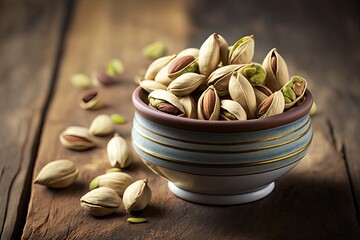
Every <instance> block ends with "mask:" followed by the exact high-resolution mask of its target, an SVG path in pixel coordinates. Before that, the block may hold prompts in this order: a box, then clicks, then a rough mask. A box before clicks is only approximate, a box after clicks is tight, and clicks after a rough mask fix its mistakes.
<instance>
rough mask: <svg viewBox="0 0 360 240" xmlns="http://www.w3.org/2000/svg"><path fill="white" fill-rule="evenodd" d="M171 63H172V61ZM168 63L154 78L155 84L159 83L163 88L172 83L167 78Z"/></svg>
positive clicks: (170, 79)
mask: <svg viewBox="0 0 360 240" xmlns="http://www.w3.org/2000/svg"><path fill="white" fill-rule="evenodd" d="M172 61H174V59H173V60H172ZM170 63H171V62H170ZM170 63H168V64H167V65H166V66H165V67H163V68H162V69H160V71H159V72H158V73H157V74H156V76H155V81H156V82H159V83H161V84H163V85H165V86H168V85H169V84H170V83H171V82H172V80H173V79H172V78H170V77H169V76H168V71H169V67H170Z"/></svg>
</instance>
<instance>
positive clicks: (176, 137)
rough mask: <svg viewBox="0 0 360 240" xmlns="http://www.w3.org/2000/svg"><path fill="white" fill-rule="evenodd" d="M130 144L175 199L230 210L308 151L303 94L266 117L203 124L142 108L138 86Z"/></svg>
mask: <svg viewBox="0 0 360 240" xmlns="http://www.w3.org/2000/svg"><path fill="white" fill-rule="evenodd" d="M132 101H133V104H134V107H135V116H134V120H133V127H132V144H133V146H134V149H135V151H136V152H137V153H138V154H139V156H140V158H141V160H142V161H143V162H144V163H145V165H146V166H147V167H149V168H150V169H151V170H152V171H154V172H155V173H156V174H158V175H160V176H161V177H163V178H165V179H167V180H168V181H169V189H170V190H171V191H172V192H173V193H174V194H175V195H176V196H178V197H180V198H182V199H185V200H188V201H191V202H196V203H202V204H211V205H233V204H241V203H247V202H252V201H256V200H258V199H261V198H263V197H265V196H267V195H268V194H270V193H271V191H272V190H273V189H274V185H275V184H274V181H275V180H276V179H277V178H279V177H280V176H282V175H284V174H286V173H287V172H289V171H290V170H291V169H292V168H294V167H295V166H296V165H297V164H298V162H299V161H300V159H301V158H303V157H304V155H305V154H306V152H307V151H308V149H309V146H310V143H311V139H312V128H311V119H310V115H309V111H310V108H311V105H312V101H313V98H312V95H311V93H310V92H309V91H308V90H307V91H306V93H305V95H304V101H303V102H302V104H301V105H299V106H296V107H293V108H291V109H290V110H288V111H286V112H284V113H282V114H279V115H276V116H272V117H269V118H264V119H252V120H245V121H220V120H219V121H207V120H198V119H189V118H183V117H178V116H173V115H170V114H166V113H163V112H160V111H158V110H156V109H154V108H152V107H150V106H148V100H147V93H146V92H145V91H144V90H143V89H142V88H141V87H138V88H137V89H136V90H135V91H134V93H133V96H132Z"/></svg>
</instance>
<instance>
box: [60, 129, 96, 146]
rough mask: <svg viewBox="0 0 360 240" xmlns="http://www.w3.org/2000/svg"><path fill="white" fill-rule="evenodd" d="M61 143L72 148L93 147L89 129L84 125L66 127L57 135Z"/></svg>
mask: <svg viewBox="0 0 360 240" xmlns="http://www.w3.org/2000/svg"><path fill="white" fill-rule="evenodd" d="M59 139H60V142H61V144H62V145H63V146H64V147H66V148H69V149H72V150H79V151H81V150H86V149H89V148H93V147H95V146H96V145H95V143H94V140H93V139H92V137H91V135H90V134H89V129H87V128H84V127H76V126H72V127H68V128H66V129H65V130H64V131H63V132H62V133H61V134H60V136H59Z"/></svg>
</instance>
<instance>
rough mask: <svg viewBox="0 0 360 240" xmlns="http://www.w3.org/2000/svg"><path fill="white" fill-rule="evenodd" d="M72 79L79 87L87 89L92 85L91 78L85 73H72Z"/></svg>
mask: <svg viewBox="0 0 360 240" xmlns="http://www.w3.org/2000/svg"><path fill="white" fill-rule="evenodd" d="M70 81H71V83H72V84H73V85H74V86H75V87H77V88H79V89H86V88H89V87H91V85H92V84H91V80H90V78H89V77H88V76H87V75H86V74H83V73H77V74H74V75H72V76H71V78H70Z"/></svg>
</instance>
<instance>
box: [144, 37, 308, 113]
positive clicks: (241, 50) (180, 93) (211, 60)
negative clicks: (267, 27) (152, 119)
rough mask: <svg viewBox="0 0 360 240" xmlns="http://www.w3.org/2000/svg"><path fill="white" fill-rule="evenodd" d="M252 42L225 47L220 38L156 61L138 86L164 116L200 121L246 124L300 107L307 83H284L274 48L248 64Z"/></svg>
mask: <svg viewBox="0 0 360 240" xmlns="http://www.w3.org/2000/svg"><path fill="white" fill-rule="evenodd" d="M254 47H255V42H254V36H252V35H251V36H245V37H242V38H241V39H240V40H238V41H237V42H235V43H234V44H233V45H232V46H229V45H228V43H227V41H226V40H225V38H223V37H222V36H221V35H219V34H216V33H214V34H212V35H210V36H209V37H208V38H207V39H206V40H205V42H204V43H203V44H202V45H201V47H200V49H197V48H188V49H185V50H183V51H181V52H180V53H178V54H173V55H169V56H164V57H160V58H158V59H156V60H155V61H154V62H152V63H151V64H150V66H149V67H148V69H147V71H146V73H145V75H144V79H143V80H141V81H140V83H139V84H140V86H141V87H142V88H143V89H144V90H145V91H146V92H148V93H149V94H148V100H149V105H150V106H152V107H154V108H155V109H157V110H159V111H162V112H164V113H168V114H172V115H176V116H181V117H187V118H193V119H202V120H246V119H255V118H266V117H271V116H274V115H277V114H281V113H282V112H284V111H285V110H287V109H289V108H291V107H293V106H295V105H298V104H301V102H302V101H301V100H302V99H303V96H304V93H305V90H306V88H307V81H306V80H305V79H304V78H302V77H300V76H293V77H291V78H290V77H289V73H288V68H287V65H286V62H285V60H284V59H283V58H282V57H281V55H280V54H279V53H278V52H277V50H276V49H275V48H274V49H272V50H271V51H270V52H269V53H268V54H267V55H266V57H265V59H264V60H263V62H262V64H259V63H256V62H252V59H253V55H254Z"/></svg>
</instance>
